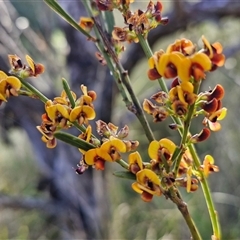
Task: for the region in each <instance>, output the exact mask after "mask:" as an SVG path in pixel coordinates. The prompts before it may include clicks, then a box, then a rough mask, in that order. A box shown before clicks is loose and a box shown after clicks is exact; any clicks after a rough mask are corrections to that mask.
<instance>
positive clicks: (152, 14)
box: [146, 1, 168, 27]
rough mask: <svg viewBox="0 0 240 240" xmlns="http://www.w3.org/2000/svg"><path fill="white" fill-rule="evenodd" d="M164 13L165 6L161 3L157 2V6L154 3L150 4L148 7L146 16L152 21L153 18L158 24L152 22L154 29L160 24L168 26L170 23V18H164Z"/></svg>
mask: <svg viewBox="0 0 240 240" xmlns="http://www.w3.org/2000/svg"><path fill="white" fill-rule="evenodd" d="M162 11H163V5H162V4H161V2H160V1H157V2H156V4H154V3H153V2H152V1H150V2H149V4H148V6H147V11H146V14H147V15H148V17H149V18H150V19H152V18H153V20H155V22H156V23H158V24H154V21H152V22H151V26H152V27H156V26H157V25H159V24H163V25H166V24H167V23H168V18H167V17H164V18H162Z"/></svg>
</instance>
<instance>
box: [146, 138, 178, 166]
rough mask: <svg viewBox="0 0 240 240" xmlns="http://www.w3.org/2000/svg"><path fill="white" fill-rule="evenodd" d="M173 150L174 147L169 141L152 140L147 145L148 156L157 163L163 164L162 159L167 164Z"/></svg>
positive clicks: (164, 139)
mask: <svg viewBox="0 0 240 240" xmlns="http://www.w3.org/2000/svg"><path fill="white" fill-rule="evenodd" d="M175 149H176V145H175V144H174V143H173V142H172V141H171V140H169V139H167V138H162V139H161V140H160V141H156V140H154V141H152V142H151V143H150V144H149V147H148V155H149V157H150V158H151V159H155V160H156V161H157V162H159V163H163V161H162V158H163V157H164V158H165V160H166V161H168V162H169V161H170V160H171V157H172V154H173V153H174V151H175Z"/></svg>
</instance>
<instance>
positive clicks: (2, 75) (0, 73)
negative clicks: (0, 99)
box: [0, 71, 8, 81]
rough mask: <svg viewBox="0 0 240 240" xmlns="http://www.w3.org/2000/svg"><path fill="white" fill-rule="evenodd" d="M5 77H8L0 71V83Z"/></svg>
mask: <svg viewBox="0 0 240 240" xmlns="http://www.w3.org/2000/svg"><path fill="white" fill-rule="evenodd" d="M7 77H8V75H7V74H6V73H5V72H3V71H0V81H1V80H3V79H6V78H7Z"/></svg>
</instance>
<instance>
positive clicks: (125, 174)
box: [113, 171, 136, 180]
mask: <svg viewBox="0 0 240 240" xmlns="http://www.w3.org/2000/svg"><path fill="white" fill-rule="evenodd" d="M113 175H114V176H116V177H119V178H126V179H131V180H136V176H135V175H134V174H133V173H131V172H129V171H116V172H113Z"/></svg>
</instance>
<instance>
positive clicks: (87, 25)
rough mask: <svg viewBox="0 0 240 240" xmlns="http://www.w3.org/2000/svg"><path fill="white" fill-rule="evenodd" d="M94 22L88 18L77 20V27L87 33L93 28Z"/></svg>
mask: <svg viewBox="0 0 240 240" xmlns="http://www.w3.org/2000/svg"><path fill="white" fill-rule="evenodd" d="M93 25H94V21H93V19H92V18H89V17H81V18H80V20H79V26H80V27H81V28H82V29H84V30H85V31H87V32H90V31H91V30H92V28H93Z"/></svg>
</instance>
